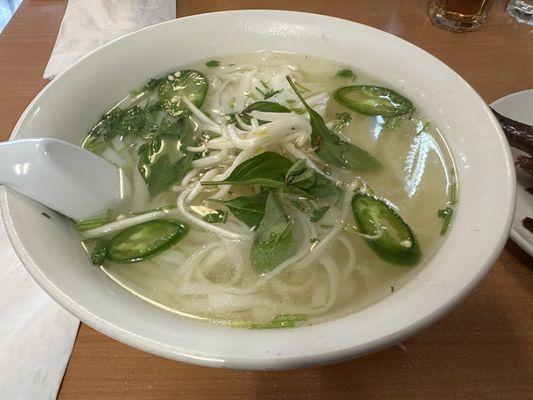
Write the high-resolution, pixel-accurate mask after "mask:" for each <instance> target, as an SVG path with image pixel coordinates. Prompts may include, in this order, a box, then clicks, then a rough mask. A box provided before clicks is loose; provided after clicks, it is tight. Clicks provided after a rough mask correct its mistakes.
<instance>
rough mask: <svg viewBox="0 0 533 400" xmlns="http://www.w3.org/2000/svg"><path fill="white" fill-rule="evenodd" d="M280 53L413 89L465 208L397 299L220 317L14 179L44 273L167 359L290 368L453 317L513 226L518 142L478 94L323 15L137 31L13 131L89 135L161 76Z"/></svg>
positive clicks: (74, 307)
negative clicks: (278, 325)
mask: <svg viewBox="0 0 533 400" xmlns="http://www.w3.org/2000/svg"><path fill="white" fill-rule="evenodd" d="M261 49H271V50H280V51H289V52H297V53H306V54H310V55H316V56H321V57H326V58H330V59H332V60H336V61H338V62H340V63H343V64H347V65H353V66H354V67H356V68H357V69H362V70H365V71H371V72H372V73H373V74H375V75H377V76H379V77H381V78H382V79H383V80H385V81H386V82H387V85H388V86H390V87H392V88H396V89H398V90H400V91H401V92H402V93H405V94H406V95H407V97H409V98H410V99H412V100H413V101H414V102H415V104H416V105H417V106H418V107H419V108H420V109H422V111H423V113H424V114H425V115H427V116H429V117H430V118H431V119H432V120H433V121H434V122H435V124H436V126H438V127H439V128H440V129H441V130H442V131H443V134H444V135H445V138H446V140H447V142H448V145H449V147H450V150H451V153H452V155H453V158H454V160H455V163H456V171H457V176H458V179H459V184H460V190H459V197H460V201H459V207H458V210H457V213H456V216H455V220H454V224H453V227H452V228H451V230H450V232H449V234H448V236H447V237H446V240H445V242H444V244H443V246H442V248H441V249H440V250H439V251H438V253H437V254H436V255H435V257H434V258H433V259H431V261H430V262H429V263H428V264H427V265H425V266H424V267H423V268H422V269H421V272H420V273H419V274H418V275H417V276H416V277H415V278H414V279H412V280H411V281H410V282H408V283H407V284H406V285H405V286H403V287H402V288H401V289H399V290H398V291H397V292H395V293H394V295H391V296H389V297H388V298H386V299H384V300H383V301H380V302H378V303H377V304H374V305H372V306H370V307H368V308H366V309H364V310H362V311H359V312H357V313H354V314H352V315H349V316H347V317H344V318H341V319H337V320H334V321H331V322H327V323H323V324H318V325H315V326H307V327H301V328H296V329H281V330H264V331H261V330H244V329H231V328H224V327H217V326H209V325H207V324H202V323H198V322H194V321H191V320H187V319H184V318H181V317H178V316H176V315H174V314H171V313H168V312H166V311H163V310H161V309H158V308H156V307H154V306H152V305H150V304H148V303H146V302H144V301H142V300H140V299H138V298H136V297H134V296H132V295H130V294H129V293H127V292H126V291H125V290H123V289H122V288H120V287H119V286H117V285H116V284H115V283H114V282H113V281H111V280H110V279H109V278H107V277H106V276H105V275H104V274H103V273H101V271H100V270H99V269H97V268H94V267H93V266H92V265H91V264H90V262H89V260H88V257H87V255H86V254H85V253H84V252H83V251H82V249H81V246H80V245H79V238H78V235H77V234H76V232H75V231H74V230H73V228H72V226H71V225H70V224H69V223H68V222H67V221H66V220H65V219H64V218H63V217H61V216H59V215H57V214H55V213H52V212H51V211H49V210H46V212H48V213H50V214H51V215H52V218H51V219H47V218H44V217H43V216H42V215H41V212H42V211H43V210H44V208H43V207H42V206H40V205H38V204H36V203H34V202H32V201H30V200H28V199H26V198H23V197H22V196H19V195H17V194H15V193H12V192H10V191H6V190H4V189H2V191H1V206H2V214H3V216H4V219H5V222H6V224H7V229H8V233H9V236H10V238H11V240H12V242H13V245H14V247H15V250H16V251H17V253H18V255H19V256H20V258H21V259H22V261H23V263H24V265H25V266H26V268H27V269H28V271H29V272H30V273H31V274H32V276H33V277H34V279H35V280H36V281H37V282H38V283H39V284H40V285H41V286H42V287H43V288H44V290H46V291H47V292H48V293H49V294H50V295H51V296H52V297H53V298H54V299H55V300H56V301H57V302H59V303H60V304H61V305H62V306H64V307H65V308H66V309H68V310H69V311H70V312H72V313H73V314H74V315H76V316H77V317H79V318H80V319H81V320H82V321H84V322H86V323H87V324H89V325H90V326H92V327H94V328H95V329H97V330H99V331H100V332H103V333H105V334H106V335H109V336H111V337H113V338H115V339H117V340H119V341H121V342H123V343H126V344H128V345H131V346H133V347H136V348H139V349H142V350H145V351H147V352H150V353H154V354H158V355H161V356H164V357H168V358H172V359H176V360H180V361H185V362H191V363H195V364H202V365H209V366H214V367H225V368H239V369H285V368H296V367H303V366H309V365H312V364H323V363H331V362H335V361H340V360H344V359H348V358H352V357H355V356H359V355H362V354H365V353H368V352H371V351H375V350H377V349H380V348H383V347H385V346H389V345H391V344H393V343H396V342H398V341H400V340H402V339H404V338H405V337H406V336H408V335H411V334H413V333H414V332H416V331H418V330H420V329H422V328H423V327H425V326H427V325H428V324H429V323H431V322H433V321H435V320H436V319H438V318H439V317H441V316H442V315H443V314H444V313H445V312H447V311H448V310H450V308H451V307H452V306H453V305H455V304H456V303H457V302H458V301H460V300H461V299H462V298H463V297H464V296H465V295H466V294H467V293H468V292H469V291H470V290H471V289H472V288H473V287H474V286H475V285H476V284H477V283H478V282H479V280H480V279H481V278H482V277H483V276H484V275H485V274H486V273H487V271H488V270H489V268H490V267H491V266H492V264H493V263H494V262H495V260H496V257H497V256H498V255H499V253H500V251H501V249H502V247H503V245H504V243H505V241H506V238H507V234H508V231H509V226H510V222H511V217H512V213H513V210H514V201H515V176H514V168H513V163H512V159H511V157H510V152H509V148H508V146H507V142H506V140H505V138H504V136H503V134H502V132H501V130H500V128H499V126H498V123H497V122H496V120H495V119H494V117H493V116H492V114H491V112H490V111H489V109H488V108H487V106H486V105H485V103H484V102H483V100H482V99H481V98H480V97H479V96H478V95H477V93H476V92H475V91H474V90H473V89H472V88H471V87H470V86H469V85H468V84H467V83H466V82H465V81H463V80H462V79H461V77H459V76H458V75H457V74H456V73H455V72H454V71H452V70H451V69H450V68H448V67H447V66H446V65H444V64H443V63H441V62H440V61H438V60H437V59H436V58H434V57H433V56H431V55H430V54H428V53H426V52H425V51H423V50H421V49H419V48H417V47H415V46H413V45H412V44H409V43H407V42H405V41H403V40H401V39H398V38H397V37H395V36H392V35H390V34H388V33H385V32H382V31H379V30H376V29H372V28H369V27H367V26H364V25H360V24H356V23H353V22H349V21H345V20H341V19H335V18H330V17H325V16H320V15H313V14H304V13H294V12H282V11H235V12H222V13H213V14H204V15H197V16H192V17H187V18H181V19H179V20H175V21H170V22H167V23H163V24H160V25H156V26H153V27H150V28H147V29H143V30H141V31H138V32H135V33H132V34H130V35H127V36H125V37H122V38H121V39H118V40H116V41H114V42H112V43H109V44H108V45H106V46H104V47H102V48H100V49H98V50H97V51H95V52H93V53H92V54H90V55H89V56H87V57H85V58H84V59H82V60H81V61H80V62H78V63H77V64H76V65H74V66H73V67H72V68H70V69H69V70H68V71H67V72H65V73H64V74H62V75H61V76H59V77H58V78H57V79H55V80H54V81H53V82H52V83H51V84H50V85H48V86H47V87H46V88H45V89H44V90H43V91H42V92H41V93H40V94H39V95H38V96H37V97H36V98H35V100H34V101H33V102H32V103H31V104H30V106H29V107H28V109H27V110H26V111H25V113H24V114H23V116H22V117H21V119H20V120H19V122H18V124H17V126H16V128H15V130H14V132H13V135H12V139H15V138H16V139H19V138H27V137H35V136H39V135H40V136H47V137H55V138H60V139H64V140H67V141H70V142H72V143H80V142H81V140H82V138H83V136H84V135H85V133H86V132H87V130H88V128H89V127H90V126H91V125H92V124H93V123H94V122H95V121H97V119H98V117H99V116H100V115H101V114H102V113H103V112H104V111H105V110H106V109H108V107H110V106H111V105H113V104H115V103H116V102H117V101H118V100H119V99H121V98H122V97H123V96H124V95H125V94H127V93H128V92H129V91H130V90H131V89H132V88H135V87H137V86H139V85H140V84H142V83H143V82H144V81H146V79H147V78H150V77H152V76H156V75H159V74H161V73H164V72H167V71H169V70H173V69H175V68H176V67H179V66H181V65H183V64H188V63H191V62H194V61H197V60H202V59H206V58H209V57H215V58H216V57H217V56H221V55H224V54H235V53H243V52H254V51H257V50H261Z"/></svg>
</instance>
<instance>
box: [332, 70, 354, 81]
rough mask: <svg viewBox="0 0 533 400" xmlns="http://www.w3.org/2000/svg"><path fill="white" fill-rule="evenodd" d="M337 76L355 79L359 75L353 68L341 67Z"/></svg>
mask: <svg viewBox="0 0 533 400" xmlns="http://www.w3.org/2000/svg"><path fill="white" fill-rule="evenodd" d="M335 76H336V77H339V78H354V79H355V78H356V77H357V75H355V74H354V73H353V71H352V70H351V69H341V70H340V71H338V72H337V73H336V74H335Z"/></svg>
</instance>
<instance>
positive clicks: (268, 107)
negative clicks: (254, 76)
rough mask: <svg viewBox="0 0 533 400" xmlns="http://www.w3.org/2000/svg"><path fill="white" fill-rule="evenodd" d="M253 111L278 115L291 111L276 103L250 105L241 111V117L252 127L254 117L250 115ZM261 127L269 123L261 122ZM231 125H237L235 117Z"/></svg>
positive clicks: (261, 102) (264, 102)
mask: <svg viewBox="0 0 533 400" xmlns="http://www.w3.org/2000/svg"><path fill="white" fill-rule="evenodd" d="M252 111H262V112H276V113H290V112H291V110H289V109H288V108H287V107H285V106H282V105H281V104H279V103H274V102H272V101H256V102H255V103H252V104H250V105H249V106H248V107H246V108H245V109H244V110H242V111H241V113H240V114H239V117H240V118H241V120H242V121H243V122H244V123H246V124H248V125H250V124H251V122H252V117H251V116H250V113H251V112H252ZM258 122H259V125H263V124H266V123H267V121H261V120H259V121H258ZM230 123H235V117H234V116H233V120H231V121H230Z"/></svg>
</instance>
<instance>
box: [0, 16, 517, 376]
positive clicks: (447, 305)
mask: <svg viewBox="0 0 533 400" xmlns="http://www.w3.org/2000/svg"><path fill="white" fill-rule="evenodd" d="M246 13H253V14H265V15H269V16H272V14H274V15H280V14H283V15H293V16H299V17H303V18H305V17H306V16H307V17H308V16H313V17H320V18H323V19H324V20H325V21H327V20H338V21H343V22H349V23H351V24H356V25H358V26H359V27H361V28H364V29H367V30H371V31H374V33H376V34H380V35H384V36H385V37H387V38H388V39H391V40H395V41H398V40H399V41H401V42H403V44H404V45H407V46H409V47H410V48H412V49H413V50H416V51H419V52H422V53H425V55H426V56H429V57H430V58H431V59H432V60H433V62H435V63H439V64H442V65H443V66H445V67H446V68H447V69H448V70H450V72H453V73H454V74H455V75H456V77H457V78H458V80H459V82H458V85H463V86H465V87H466V88H467V89H468V90H469V91H471V92H472V95H474V96H476V97H477V98H478V99H479V102H480V105H482V107H483V110H484V111H486V112H487V116H488V117H489V119H490V120H491V122H492V124H493V126H494V128H495V129H496V132H495V133H497V135H498V137H499V140H500V142H501V144H502V150H503V152H504V156H505V163H506V177H507V181H508V182H507V183H508V184H509V186H510V187H511V189H513V190H511V191H510V192H509V193H507V197H506V204H508V205H509V207H508V209H507V210H506V214H505V224H504V226H503V227H502V229H501V231H500V232H501V233H500V237H499V238H498V241H497V245H496V246H495V247H494V248H492V249H491V250H490V251H489V252H488V253H489V254H488V255H486V256H485V262H484V263H483V264H482V265H481V263H480V266H479V268H478V270H477V272H476V274H475V275H474V276H473V278H472V279H471V280H470V281H469V282H468V283H467V284H466V285H463V286H462V288H461V289H460V290H459V291H457V292H456V294H455V295H454V296H453V297H449V298H448V299H447V301H445V302H443V303H441V304H440V305H439V307H436V308H434V310H433V311H432V312H431V313H429V314H428V315H426V316H424V317H423V318H419V319H417V320H416V321H415V322H413V323H411V324H409V325H405V326H404V327H403V328H402V329H399V330H397V331H396V332H394V334H392V335H388V336H381V337H379V338H377V339H375V340H373V341H370V342H367V343H365V344H364V345H358V346H356V347H355V348H354V347H353V346H352V347H343V348H340V349H338V350H337V351H335V352H327V353H322V352H316V353H313V354H311V355H307V354H302V355H300V356H287V357H284V358H283V364H280V362H279V360H277V359H276V358H275V357H272V358H271V359H267V358H264V359H260V360H256V361H255V363H254V362H250V361H251V360H250V359H247V358H237V357H236V358H233V359H231V360H226V362H225V363H220V362H219V361H220V360H217V359H216V358H214V357H199V356H198V355H197V353H194V354H193V352H189V353H187V352H184V351H183V349H177V348H176V347H174V346H171V345H168V344H165V343H161V342H156V341H154V340H151V339H149V338H147V337H143V336H140V335H136V334H135V333H133V332H131V331H127V330H124V329H122V328H121V327H119V326H116V325H114V324H112V323H111V322H109V321H107V320H105V319H102V318H100V317H98V315H96V314H94V313H92V312H91V311H89V310H87V309H86V308H84V307H82V306H81V305H80V304H78V303H77V302H76V301H75V300H74V299H73V298H71V297H69V296H68V295H67V294H65V293H64V292H63V291H62V290H61V289H60V288H59V287H57V286H56V285H55V284H54V283H53V282H51V281H50V280H49V279H48V278H47V277H46V275H45V274H44V273H43V272H42V271H41V270H40V269H39V267H38V265H37V263H36V262H35V261H34V259H33V258H32V256H31V254H30V252H28V250H27V249H26V247H25V246H24V244H23V243H22V241H21V240H20V238H19V236H18V234H17V230H16V228H15V223H14V221H13V218H12V215H11V213H10V211H9V199H8V197H9V194H8V190H7V189H6V188H5V187H3V186H0V210H1V214H2V218H3V220H4V223H5V226H6V231H7V233H8V236H9V238H10V241H11V243H12V245H13V248H14V250H15V252H16V254H17V255H18V257H19V258H20V259H21V261H22V263H23V265H24V266H25V268H26V269H27V270H28V272H29V273H30V274H31V276H32V277H33V279H34V280H35V281H36V282H37V283H38V284H39V285H40V286H41V287H42V288H43V289H44V290H45V291H46V292H47V293H48V294H49V295H50V296H51V297H52V298H54V300H55V301H57V302H58V303H59V304H60V305H62V306H63V307H64V308H66V309H67V310H68V311H69V312H70V313H72V314H73V315H75V316H76V317H78V318H79V319H80V320H82V321H83V322H85V323H87V324H88V325H89V326H91V327H93V328H95V329H96V330H98V331H99V332H101V333H103V334H105V335H107V336H110V337H112V338H114V339H116V340H118V341H120V342H122V343H125V344H127V345H130V346H132V347H134V348H137V349H140V350H143V351H147V352H149V353H152V354H156V355H160V356H163V357H167V358H171V359H175V360H179V361H184V362H190V363H194V364H198V365H205V366H212V367H213V366H214V367H224V368H235V369H258V370H265V369H289V368H299V367H305V366H309V365H321V364H330V363H334V362H339V361H343V360H346V359H350V358H353V357H354V356H361V355H364V354H367V353H370V352H374V351H377V350H380V349H382V348H384V347H387V346H389V345H391V344H393V343H397V342H399V341H400V340H402V339H404V338H406V337H408V336H411V335H413V334H414V333H416V332H418V331H420V330H422V329H424V328H425V327H427V326H428V325H429V324H431V323H433V322H435V321H436V320H438V319H440V318H441V317H443V316H444V315H445V314H446V313H447V312H449V311H450V310H451V309H452V308H453V307H454V306H455V305H457V304H458V303H459V302H460V301H461V300H463V299H464V298H465V297H466V295H468V294H469V293H470V292H471V290H472V289H473V288H474V287H475V286H476V285H477V284H478V283H479V282H480V281H481V279H482V278H483V277H484V276H485V275H486V274H487V273H488V271H489V270H490V269H491V268H492V266H493V264H494V262H495V261H496V259H497V258H498V256H499V254H500V253H501V250H502V249H503V247H504V245H505V243H506V241H507V237H508V235H507V233H508V232H509V230H510V228H511V223H512V218H513V214H514V204H515V196H516V180H515V174H514V173H515V170H514V167H513V161H512V156H511V152H510V148H509V146H508V143H507V140H506V138H505V136H504V134H503V131H502V130H501V127H500V125H499V123H498V122H497V120H496V118H495V117H494V116H493V115H492V113H491V112H490V109H489V107H488V106H487V104H486V103H485V101H484V100H483V99H482V98H481V96H480V95H479V94H478V93H477V92H476V91H475V90H474V89H473V88H472V87H471V85H470V84H468V83H467V82H466V81H465V80H464V79H463V78H462V77H460V76H459V75H458V74H457V73H456V72H455V71H454V70H453V69H452V68H451V67H449V66H448V65H446V64H445V63H443V62H442V61H440V60H439V59H438V58H436V57H435V56H433V55H432V54H431V53H429V52H427V51H426V50H424V49H422V48H420V47H418V46H416V45H414V44H412V43H410V42H408V41H406V40H404V39H402V38H400V37H398V36H395V35H393V34H391V33H388V32H386V31H382V30H380V29H376V28H373V27H371V26H368V25H364V24H361V23H357V22H354V21H350V20H346V19H342V18H337V17H331V16H327V15H321V14H315V13H306V12H299V11H284V10H256V9H248V10H232V11H219V12H211V13H203V14H196V15H191V16H186V17H182V18H177V19H175V20H171V21H166V22H162V23H159V24H156V25H152V26H149V27H145V28H142V29H140V30H137V31H134V32H131V33H128V34H126V35H123V36H121V37H119V38H116V39H114V40H112V41H110V42H108V43H106V44H104V45H103V46H100V47H98V48H97V49H95V50H93V51H91V52H90V53H88V54H87V55H85V56H84V57H82V58H81V59H80V60H78V61H77V62H76V63H74V64H73V65H71V66H70V67H69V68H68V69H66V70H65V71H63V72H62V73H61V74H59V75H58V76H57V77H56V78H55V79H54V80H53V81H51V82H49V83H48V84H47V85H46V86H45V87H44V88H43V89H42V90H41V91H40V92H39V93H38V94H37V96H36V97H35V98H34V99H33V100H32V101H31V103H30V104H29V105H28V106H27V108H26V109H25V111H24V112H23V113H22V115H21V117H20V118H19V120H18V122H17V123H16V125H15V127H14V129H13V132H12V134H11V136H10V139H9V140H14V139H16V137H17V134H18V132H19V128H20V126H21V124H22V122H23V121H24V120H25V119H26V117H27V116H28V113H29V110H30V109H31V108H32V106H33V105H34V104H35V103H36V102H38V101H39V100H40V98H41V96H42V95H43V93H45V92H46V91H47V89H48V88H49V86H50V85H52V84H53V82H55V81H56V80H57V79H60V78H61V77H62V76H63V75H65V74H67V73H68V72H69V71H70V70H71V69H73V68H75V67H76V66H77V65H78V64H79V63H81V62H82V61H83V60H85V59H86V58H89V57H91V56H92V55H93V54H94V53H96V52H98V51H99V50H100V49H102V48H105V47H107V46H110V45H112V44H113V43H115V42H117V41H120V40H122V39H124V38H125V37H129V36H132V35H135V34H138V33H139V32H142V31H146V30H151V29H158V28H159V27H160V26H162V25H166V24H179V23H181V21H182V20H194V19H201V18H203V17H204V16H208V15H209V16H212V15H221V16H227V15H228V14H246ZM459 185H461V183H460V182H459ZM459 207H460V206H459ZM342 318H344V317H342ZM304 328H305V327H302V328H296V329H304Z"/></svg>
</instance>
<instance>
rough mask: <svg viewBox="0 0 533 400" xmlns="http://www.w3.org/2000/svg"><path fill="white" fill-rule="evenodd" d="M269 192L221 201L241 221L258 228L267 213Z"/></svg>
mask: <svg viewBox="0 0 533 400" xmlns="http://www.w3.org/2000/svg"><path fill="white" fill-rule="evenodd" d="M267 196H268V192H261V193H258V194H255V195H253V196H241V197H236V198H234V199H231V200H226V201H221V200H217V201H216V202H217V203H222V204H224V205H225V206H226V207H228V209H229V210H230V212H231V213H232V214H233V215H234V216H235V218H237V219H238V220H239V221H242V222H244V223H245V224H246V225H248V226H249V227H250V228H257V227H258V226H259V224H260V223H261V221H262V219H263V216H264V215H265V204H266V200H267Z"/></svg>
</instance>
